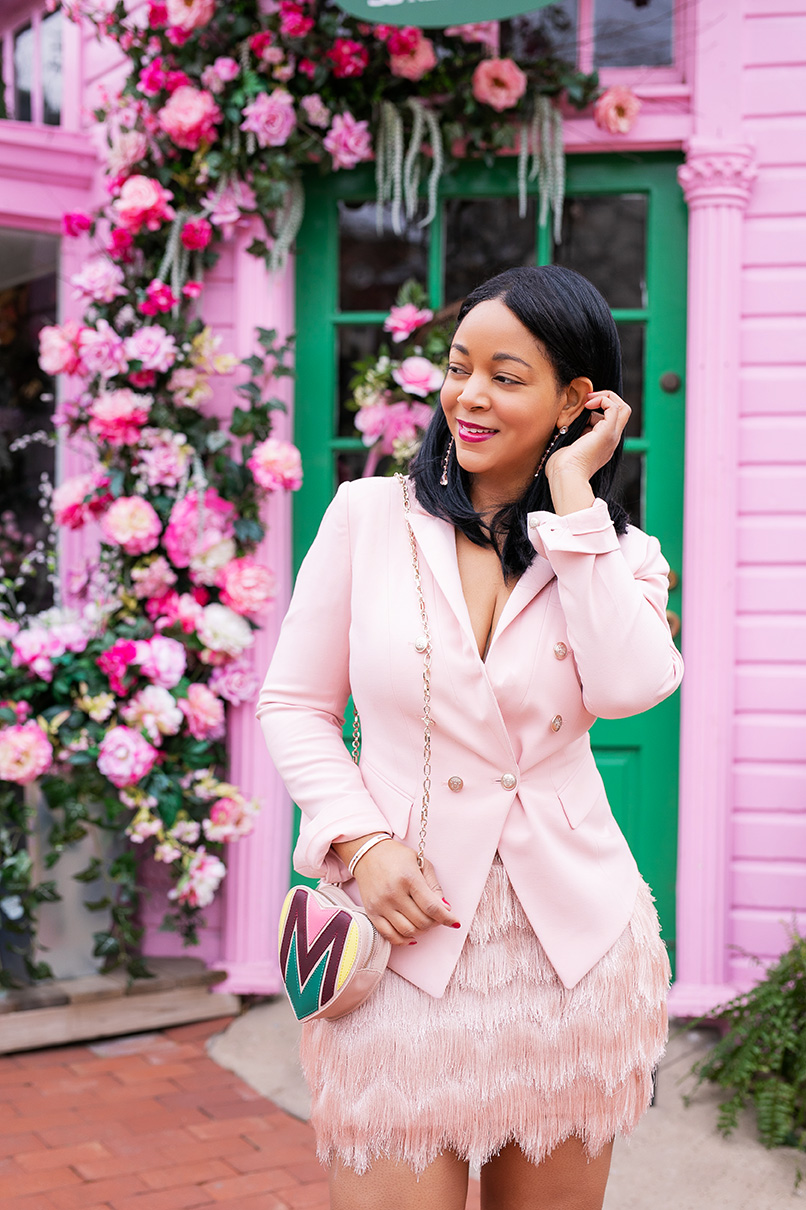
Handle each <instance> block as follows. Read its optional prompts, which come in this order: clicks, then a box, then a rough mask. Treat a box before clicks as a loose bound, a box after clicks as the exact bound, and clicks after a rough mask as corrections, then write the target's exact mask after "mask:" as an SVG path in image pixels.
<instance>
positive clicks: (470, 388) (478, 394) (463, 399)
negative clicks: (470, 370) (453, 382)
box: [457, 374, 489, 408]
mask: <svg viewBox="0 0 806 1210" xmlns="http://www.w3.org/2000/svg"><path fill="white" fill-rule="evenodd" d="M457 398H458V401H459V403H463V404H464V405H465V407H467V408H483V407H488V406H489V399H488V397H487V392H486V390H485V389H484V383H483V382H481V381H480V380H479V378H478V375H476V374H471V375H470V377H469V378H467V379H466V380H465V385H464V386H463V387H462V389H461V391H460V392H459V395H458V397H457Z"/></svg>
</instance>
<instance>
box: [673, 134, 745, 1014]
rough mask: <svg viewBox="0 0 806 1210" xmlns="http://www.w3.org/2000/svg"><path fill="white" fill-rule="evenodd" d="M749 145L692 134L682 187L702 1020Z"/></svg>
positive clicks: (694, 890) (683, 979) (687, 956)
mask: <svg viewBox="0 0 806 1210" xmlns="http://www.w3.org/2000/svg"><path fill="white" fill-rule="evenodd" d="M755 175H756V169H755V166H754V163H753V155H752V149H751V148H750V147H748V146H746V145H743V144H740V143H728V142H726V141H724V140H719V139H702V138H699V139H698V138H693V139H692V140H691V141H690V143H689V146H688V154H687V159H686V163H685V164H684V165H683V166H682V167H681V168H680V170H679V178H680V184H681V185H682V187H683V191H684V193H685V195H686V201H687V202H688V206H689V211H690V222H689V333H688V400H687V410H686V497H685V534H684V559H683V617H684V619H685V629H684V656H685V661H686V676H685V679H684V683H683V699H682V727H681V776H680V826H679V864H678V895H677V903H678V924H677V982H676V983H675V986H674V988H673V990H672V996H671V1000H670V1009H671V1011H673V1012H674V1013H676V1014H678V1015H684V1016H685V1015H695V1014H700V1013H701V1012H703V1011H706V1010H707V1009H709V1008H712V1007H714V1005H716V1004H717V1003H719V1002H720V1001H722V1000H724V999H726V998H727V997H728V996H730V995H732V994H733V990H734V989H733V988H732V987H730V986H728V985H727V982H726V980H727V956H728V955H727V921H728V909H729V903H728V885H727V878H728V870H729V847H728V846H729V835H728V820H729V812H730V807H731V762H732V751H733V747H732V745H733V740H732V732H733V706H734V700H733V698H734V675H733V665H734V658H735V650H734V616H735V580H736V513H737V470H738V433H739V360H740V357H739V353H740V348H739V337H740V327H739V323H740V290H741V263H742V257H741V242H742V217H743V211H744V210H745V208H746V206H747V202H748V199H749V195H750V188H751V186H752V182H753V179H754V177H755Z"/></svg>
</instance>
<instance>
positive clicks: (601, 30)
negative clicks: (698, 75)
mask: <svg viewBox="0 0 806 1210" xmlns="http://www.w3.org/2000/svg"><path fill="white" fill-rule="evenodd" d="M673 3H674V0H595V8H594V21H593V37H594V52H593V64H594V67H668V66H669V65H670V64H671V63H673V62H674V46H673V36H672V35H673V26H672V10H673Z"/></svg>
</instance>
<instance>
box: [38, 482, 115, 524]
mask: <svg viewBox="0 0 806 1210" xmlns="http://www.w3.org/2000/svg"><path fill="white" fill-rule="evenodd" d="M108 487H109V476H108V475H106V474H105V473H104V472H103V471H101V470H95V471H90V472H89V474H86V475H73V477H72V478H71V479H65V481H64V483H60V484H59V486H58V487H57V488H55V489H54V492H53V497H52V499H51V508H52V509H53V519H54V521H55V522H56V524H57V525H64V526H65V527H66V528H67V529H81V527H82V525H86V523H87V522H88V521H89V520H90V519H91V518H95V517H98V516H100V514H101V513H102V512H103V511H104V509H105V508H106V506H107V504H109V502H110V501H111V499H112V497H111V496H110V494H109V492H108V491H107V490H106V489H107V488H108Z"/></svg>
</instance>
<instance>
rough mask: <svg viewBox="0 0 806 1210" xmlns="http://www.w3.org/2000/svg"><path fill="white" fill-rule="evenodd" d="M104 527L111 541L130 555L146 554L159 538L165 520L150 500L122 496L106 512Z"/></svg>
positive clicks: (102, 521) (107, 538) (105, 536)
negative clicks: (161, 520) (161, 519)
mask: <svg viewBox="0 0 806 1210" xmlns="http://www.w3.org/2000/svg"><path fill="white" fill-rule="evenodd" d="M101 530H102V532H103V535H104V538H105V539H106V541H107V542H109V543H110V544H112V545H114V546H121V547H122V548H123V550H125V551H126V554H127V555H144V554H147V553H148V551H150V550H153V549H154V547H155V546H156V545H157V543H158V542H159V540H160V533H161V531H162V524H161V522H160V519H159V517H158V516H157V513H156V511H155V510H154V508H153V506H152V505H151V504H149V503H148V501H147V500H143V499H142V498H141V497H140V496H121V497H120V498H119V499H117V500H115V502H114V503H113V504H111V505H110V507H109V508H108V509H107V511H106V513H104V516H103V518H102V520H101Z"/></svg>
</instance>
